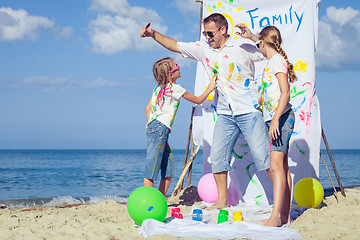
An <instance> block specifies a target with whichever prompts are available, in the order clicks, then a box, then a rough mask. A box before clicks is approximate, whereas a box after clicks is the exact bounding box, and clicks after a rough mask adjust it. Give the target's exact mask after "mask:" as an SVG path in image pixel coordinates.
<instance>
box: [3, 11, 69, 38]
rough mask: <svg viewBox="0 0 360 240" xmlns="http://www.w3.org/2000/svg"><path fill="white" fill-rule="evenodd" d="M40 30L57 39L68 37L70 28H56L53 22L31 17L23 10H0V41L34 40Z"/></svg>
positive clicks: (39, 17)
mask: <svg viewBox="0 0 360 240" xmlns="http://www.w3.org/2000/svg"><path fill="white" fill-rule="evenodd" d="M40 30H46V31H49V32H51V33H54V34H55V36H59V37H70V36H71V35H72V32H73V30H72V28H71V27H65V28H59V27H56V26H55V24H54V22H53V21H50V20H49V19H47V18H45V17H41V16H31V15H29V14H28V12H27V11H25V10H23V9H19V10H14V9H11V8H5V7H1V8H0V41H4V42H10V41H16V40H23V39H30V40H33V41H34V40H36V39H37V38H38V35H39V32H40Z"/></svg>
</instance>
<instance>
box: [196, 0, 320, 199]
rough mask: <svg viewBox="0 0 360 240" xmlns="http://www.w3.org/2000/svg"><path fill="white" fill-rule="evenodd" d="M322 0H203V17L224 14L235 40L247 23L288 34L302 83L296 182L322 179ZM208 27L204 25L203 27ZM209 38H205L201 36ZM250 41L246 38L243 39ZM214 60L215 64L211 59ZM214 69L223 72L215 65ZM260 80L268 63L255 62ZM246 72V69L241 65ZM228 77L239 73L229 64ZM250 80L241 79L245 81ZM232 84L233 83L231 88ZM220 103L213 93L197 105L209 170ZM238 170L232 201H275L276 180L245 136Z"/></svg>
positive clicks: (286, 43)
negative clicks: (318, 75) (259, 165)
mask: <svg viewBox="0 0 360 240" xmlns="http://www.w3.org/2000/svg"><path fill="white" fill-rule="evenodd" d="M319 3H320V0H296V1H287V0H277V1H271V0H269V1H253V0H243V1H229V0H222V1H219V0H204V1H203V4H204V7H203V16H204V18H205V17H207V16H209V15H210V14H212V13H222V14H223V15H224V16H225V17H226V19H227V20H228V23H229V29H228V33H229V34H230V35H231V36H232V37H234V38H240V37H238V36H237V35H235V32H236V31H239V29H235V28H234V25H236V24H238V23H244V24H246V25H247V26H248V27H249V28H250V30H251V31H252V32H253V33H256V34H257V33H259V32H260V30H261V29H262V28H264V27H265V26H268V25H275V26H276V27H277V28H279V30H280V32H281V34H282V38H283V44H282V46H283V49H284V50H285V51H286V53H287V55H288V57H289V60H290V62H291V63H293V64H294V69H295V73H296V75H297V77H298V81H297V82H295V83H294V84H291V86H290V91H291V101H290V103H291V104H292V109H293V111H294V112H295V116H296V120H295V128H294V132H293V134H292V136H291V140H290V150H289V167H290V171H291V176H292V178H293V186H294V185H295V184H296V182H297V181H298V180H300V179H302V178H304V177H315V178H318V177H319V152H320V140H321V122H320V107H319V102H318V99H317V96H316V93H315V52H314V51H315V49H316V43H317V32H318V6H319ZM202 27H203V26H202ZM202 40H204V39H202ZM244 41H246V40H244ZM208 64H210V65H211V64H213V63H208ZM213 67H214V71H215V72H214V73H215V75H216V72H217V71H218V68H217V65H216V64H215V65H214V66H213ZM255 67H256V74H255V79H256V80H257V82H258V83H261V75H262V71H263V68H264V62H259V63H256V66H255ZM236 70H237V72H239V73H240V72H241V69H236ZM227 71H228V78H231V77H232V75H233V73H234V72H235V70H234V66H233V65H231V64H229V67H228V70H227ZM208 78H209V77H208V76H207V75H206V73H205V71H204V67H203V66H202V65H201V64H198V67H197V78H196V83H195V93H196V94H201V93H202V92H203V90H204V88H205V86H206V85H207V83H208ZM247 80H248V79H241V74H239V76H238V81H239V82H240V81H244V84H245V83H246V81H247ZM228 87H229V88H231V86H228ZM216 101H217V95H216V94H214V96H212V97H211V98H210V99H208V101H205V102H204V103H203V104H202V105H200V106H197V107H196V110H195V115H194V127H193V134H194V141H195V143H196V144H201V145H202V146H203V151H204V154H203V156H204V159H203V161H204V173H208V172H211V167H210V164H209V161H210V159H209V154H210V149H211V143H212V130H213V128H214V125H215V121H216V116H217V113H216ZM231 164H232V168H233V170H232V171H230V172H229V182H228V189H229V202H230V204H233V205H236V204H237V203H238V202H239V201H246V202H250V203H254V204H258V205H260V204H265V205H266V204H272V184H271V182H270V180H269V178H268V176H267V174H266V172H265V171H262V172H257V171H256V169H255V166H254V164H253V161H252V159H251V153H250V151H249V149H248V146H247V144H246V142H245V140H244V138H243V137H242V136H240V137H239V139H238V141H237V143H236V145H235V148H234V152H233V158H232V162H231Z"/></svg>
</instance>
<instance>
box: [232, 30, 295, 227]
mask: <svg viewBox="0 0 360 240" xmlns="http://www.w3.org/2000/svg"><path fill="white" fill-rule="evenodd" d="M240 29H241V30H242V33H238V35H241V36H243V37H245V38H249V39H251V40H253V41H256V40H258V41H256V46H257V48H258V49H259V50H260V52H261V53H262V54H263V55H264V56H265V57H266V58H267V64H266V66H265V68H264V70H263V74H262V85H261V97H260V99H259V103H261V106H262V110H263V117H264V121H265V124H266V126H267V129H268V131H269V135H270V138H271V139H270V169H271V174H269V176H270V178H271V180H272V183H273V195H274V196H273V211H272V213H271V216H270V218H269V219H268V220H267V221H265V226H271V227H278V226H281V225H284V224H287V225H288V224H289V223H290V205H291V189H292V181H291V176H290V171H289V165H288V150H289V140H290V137H291V134H292V132H293V129H294V124H295V116H294V112H293V111H292V109H291V104H290V103H289V101H290V86H289V85H290V84H289V82H290V83H293V82H294V81H296V80H297V78H296V76H295V73H294V69H293V65H292V64H291V63H290V62H289V60H288V57H287V55H286V53H285V51H284V50H283V49H282V47H281V43H282V39H281V34H280V31H279V30H278V29H277V28H276V27H275V26H267V27H265V28H263V29H262V30H261V32H260V34H259V37H258V39H257V37H254V35H253V34H252V33H251V32H250V30H249V29H248V28H247V27H246V26H245V25H241V26H240Z"/></svg>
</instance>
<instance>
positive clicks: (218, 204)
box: [206, 199, 228, 210]
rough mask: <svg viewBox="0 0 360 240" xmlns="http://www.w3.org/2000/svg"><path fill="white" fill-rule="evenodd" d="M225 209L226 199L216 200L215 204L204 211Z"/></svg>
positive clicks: (226, 205)
mask: <svg viewBox="0 0 360 240" xmlns="http://www.w3.org/2000/svg"><path fill="white" fill-rule="evenodd" d="M227 207H228V203H227V199H224V200H218V201H217V202H216V203H214V204H213V205H211V206H210V207H208V208H206V210H213V209H223V208H227Z"/></svg>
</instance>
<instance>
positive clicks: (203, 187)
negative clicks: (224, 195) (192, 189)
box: [197, 173, 219, 203]
mask: <svg viewBox="0 0 360 240" xmlns="http://www.w3.org/2000/svg"><path fill="white" fill-rule="evenodd" d="M197 191H198V194H199V196H200V198H201V199H202V200H203V201H204V202H207V203H214V202H216V201H217V200H218V199H219V195H218V191H217V187H216V182H215V178H214V175H213V174H212V173H208V174H205V175H204V176H202V177H201V178H200V180H199V183H198V185H197Z"/></svg>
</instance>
